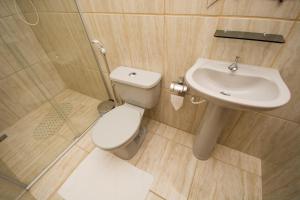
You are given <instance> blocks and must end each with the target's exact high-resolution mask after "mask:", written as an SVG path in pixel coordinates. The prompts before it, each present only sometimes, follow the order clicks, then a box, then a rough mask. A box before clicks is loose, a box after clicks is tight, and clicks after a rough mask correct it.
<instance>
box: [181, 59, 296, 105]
mask: <svg viewBox="0 0 300 200" xmlns="http://www.w3.org/2000/svg"><path fill="white" fill-rule="evenodd" d="M230 64H231V63H230V62H222V61H215V60H208V59H202V58H200V59H198V60H197V62H196V63H195V64H194V65H193V66H192V67H191V68H190V69H189V70H188V71H187V73H186V76H185V79H186V81H187V83H188V85H189V86H190V87H192V88H193V89H194V90H196V91H198V92H199V93H200V95H201V96H203V97H204V98H206V99H207V100H209V101H212V102H214V103H216V104H219V105H223V106H226V107H230V108H234V109H256V110H270V109H274V108H278V107H280V106H282V105H284V104H286V103H287V102H288V101H289V99H290V92H289V89H288V88H287V86H286V84H285V83H284V82H283V80H282V78H281V76H280V74H279V72H278V70H276V69H272V68H265V67H258V66H253V65H246V64H238V66H239V68H238V70H237V71H235V72H231V71H230V70H229V69H228V68H227V66H229V65H230Z"/></svg>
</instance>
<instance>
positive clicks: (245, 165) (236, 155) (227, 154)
mask: <svg viewBox="0 0 300 200" xmlns="http://www.w3.org/2000/svg"><path fill="white" fill-rule="evenodd" d="M212 156H213V157H214V158H216V159H218V160H221V161H223V162H225V163H228V164H231V165H233V166H235V167H238V168H240V169H243V170H245V171H247V172H250V173H254V174H256V175H258V176H261V160H260V159H259V158H256V157H254V156H251V155H248V154H245V153H242V152H240V151H237V150H234V149H231V148H229V147H226V146H224V145H220V144H218V145H217V146H216V147H215V150H214V151H213V154H212Z"/></svg>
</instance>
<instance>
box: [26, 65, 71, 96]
mask: <svg viewBox="0 0 300 200" xmlns="http://www.w3.org/2000/svg"><path fill="white" fill-rule="evenodd" d="M26 70H27V71H28V72H29V73H31V74H32V75H33V77H32V78H33V79H34V81H35V83H36V84H37V85H38V86H39V88H40V89H41V90H42V91H43V93H44V94H45V95H46V96H47V98H49V99H51V98H52V97H54V96H56V95H58V94H59V93H60V92H62V91H63V90H64V89H66V85H65V83H64V82H63V81H62V79H61V77H60V76H59V74H58V72H57V70H56V68H55V67H54V65H53V64H52V63H51V61H49V60H47V61H46V60H45V61H42V62H38V63H36V64H34V65H33V66H31V68H28V69H26Z"/></svg>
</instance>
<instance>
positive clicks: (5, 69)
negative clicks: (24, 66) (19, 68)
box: [0, 39, 15, 79]
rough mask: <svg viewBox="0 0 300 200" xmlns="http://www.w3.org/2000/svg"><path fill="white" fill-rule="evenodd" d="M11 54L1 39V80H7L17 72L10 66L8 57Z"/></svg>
mask: <svg viewBox="0 0 300 200" xmlns="http://www.w3.org/2000/svg"><path fill="white" fill-rule="evenodd" d="M8 53H9V50H8V48H7V46H6V44H4V42H3V41H2V39H0V66H1V67H0V79H3V78H5V77H6V76H8V75H10V74H12V73H14V72H15V70H14V68H13V67H12V66H11V65H10V63H9V61H8V59H7V57H6V55H7V54H8Z"/></svg>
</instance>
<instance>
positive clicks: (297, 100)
mask: <svg viewBox="0 0 300 200" xmlns="http://www.w3.org/2000/svg"><path fill="white" fill-rule="evenodd" d="M299 35H300V22H297V23H295V26H294V28H293V29H292V32H291V34H290V36H289V37H288V38H287V43H286V44H285V45H284V46H283V48H282V50H281V52H280V54H279V55H278V56H277V58H276V60H275V62H274V65H273V67H274V68H276V69H278V70H279V71H280V74H281V76H282V78H283V79H284V81H285V83H286V84H287V85H288V87H289V89H290V91H291V100H290V101H289V103H288V104H287V105H285V106H283V107H282V108H279V109H276V110H274V111H271V112H269V113H270V114H272V115H276V116H279V117H281V118H284V119H288V120H292V121H296V122H297V123H300V112H299V109H300V87H299V80H300V70H299V63H300V57H299V55H300V37H299Z"/></svg>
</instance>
